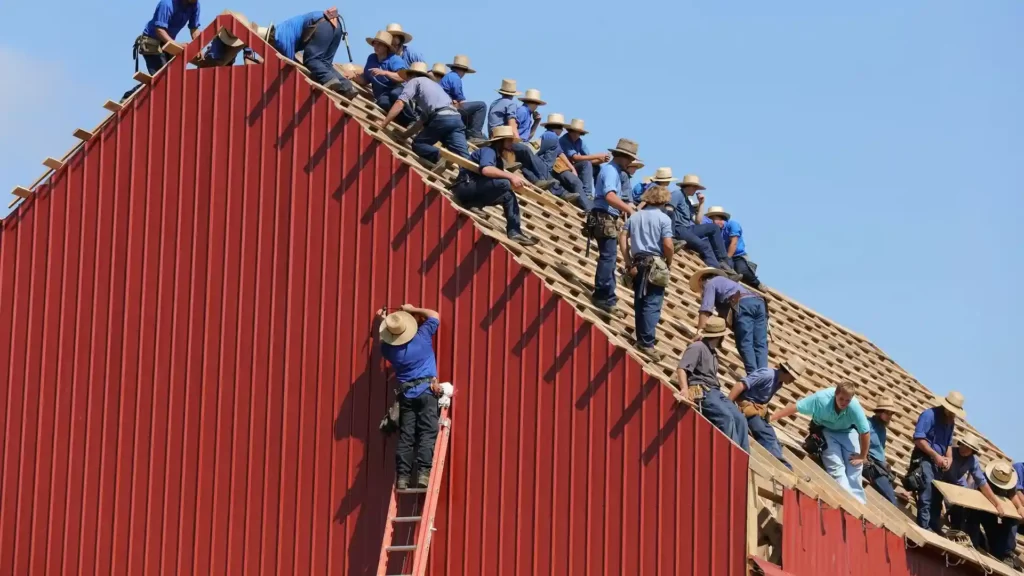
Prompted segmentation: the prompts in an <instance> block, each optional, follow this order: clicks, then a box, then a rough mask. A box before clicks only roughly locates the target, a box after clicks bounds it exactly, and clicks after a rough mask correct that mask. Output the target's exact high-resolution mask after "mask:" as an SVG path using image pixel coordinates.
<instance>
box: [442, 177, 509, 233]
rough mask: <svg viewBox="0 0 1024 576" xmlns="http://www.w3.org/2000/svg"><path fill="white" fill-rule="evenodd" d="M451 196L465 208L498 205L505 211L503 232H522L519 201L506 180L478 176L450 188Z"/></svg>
mask: <svg viewBox="0 0 1024 576" xmlns="http://www.w3.org/2000/svg"><path fill="white" fill-rule="evenodd" d="M452 194H454V195H455V198H456V199H457V200H458V201H459V203H460V204H462V205H463V206H465V207H466V208H483V207H484V206H499V205H500V206H501V207H502V209H503V210H504V211H505V232H506V233H508V234H512V233H514V232H522V230H521V228H520V227H521V226H522V222H521V216H520V214H519V201H518V200H517V199H516V195H515V193H513V192H512V184H511V183H510V182H509V181H508V180H505V179H504V178H487V177H486V176H478V177H476V178H475V179H470V180H467V181H463V182H459V183H458V184H456V185H455V186H454V187H453V188H452Z"/></svg>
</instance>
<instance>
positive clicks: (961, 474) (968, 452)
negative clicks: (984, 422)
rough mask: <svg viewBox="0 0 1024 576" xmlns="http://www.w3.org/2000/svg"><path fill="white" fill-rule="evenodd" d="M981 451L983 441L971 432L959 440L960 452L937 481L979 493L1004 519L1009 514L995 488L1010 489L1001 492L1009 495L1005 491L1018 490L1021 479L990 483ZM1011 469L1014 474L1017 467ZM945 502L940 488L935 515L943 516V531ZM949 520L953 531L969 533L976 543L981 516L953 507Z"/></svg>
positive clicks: (936, 491) (934, 508)
mask: <svg viewBox="0 0 1024 576" xmlns="http://www.w3.org/2000/svg"><path fill="white" fill-rule="evenodd" d="M980 450H981V439H980V438H978V437H977V436H975V435H974V434H971V433H969V432H968V433H966V434H964V435H963V436H961V437H960V438H959V439H958V440H957V441H956V449H955V450H953V452H952V460H951V461H950V465H949V469H947V470H945V471H943V472H942V475H941V476H939V477H937V478H936V480H939V481H940V482H945V483H947V484H955V485H957V486H960V487H961V488H973V489H976V490H978V491H979V492H981V494H982V495H983V496H984V497H985V499H986V500H988V502H989V504H991V505H992V507H993V508H995V509H996V511H997V512H998V513H999V515H1000V516H1003V515H1005V514H1006V509H1005V508H1004V507H1003V503H1002V502H1001V501H1000V500H999V498H998V497H997V495H996V493H995V491H994V490H993V489H992V487H993V486H995V487H996V488H997V489H1000V487H1001V486H1007V488H1002V489H1001V490H1003V491H1004V492H1003V494H1006V493H1007V492H1005V491H1007V490H1016V487H1017V479H1016V478H1014V479H1013V480H1014V481H1013V482H1012V484H1011V483H1009V482H1006V481H1005V480H1007V478H1001V479H1000V480H1001V481H1000V483H999V484H995V485H993V484H990V483H989V479H988V477H987V476H986V474H985V472H984V471H983V470H982V468H981V463H980V462H979V461H978V452H979V451H980ZM1009 468H1010V470H1009V471H1010V472H1012V471H1013V466H1012V465H1011V466H1009ZM1009 494H1010V495H1009V496H1007V497H1008V498H1010V497H1012V495H1013V494H1012V492H1010V493H1009ZM943 501H944V500H943V496H942V493H941V492H939V491H938V489H936V490H935V497H934V498H933V500H932V503H933V504H932V505H933V509H932V512H935V513H936V514H937V515H938V517H939V520H938V524H937V525H938V527H939V529H941V528H942V515H941V512H942V504H943ZM935 503H937V505H936V504H935ZM949 520H950V528H954V529H956V530H961V531H963V532H966V533H967V534H968V535H970V536H971V540H972V541H975V533H976V532H977V531H978V529H979V526H978V523H979V518H978V517H977V516H973V515H969V514H967V513H966V510H965V509H963V508H962V507H960V506H955V505H951V506H949ZM933 522H934V521H933Z"/></svg>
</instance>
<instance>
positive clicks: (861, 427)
mask: <svg viewBox="0 0 1024 576" xmlns="http://www.w3.org/2000/svg"><path fill="white" fill-rule="evenodd" d="M796 411H797V412H799V413H801V414H804V415H806V416H810V417H811V419H812V420H814V422H815V423H817V424H819V425H821V426H822V427H823V428H827V429H829V430H833V431H836V432H844V431H846V430H849V429H850V428H856V429H857V433H858V434H867V433H869V432H871V423H870V422H868V417H867V415H866V414H864V408H862V407H861V405H860V401H859V400H857V399H856V398H854V399H852V400H850V404H849V406H847V407H846V409H845V410H843V411H842V412H836V389H835V388H826V389H824V390H819V391H818V392H815V393H814V394H811V395H810V396H808V397H806V398H803V399H801V400H799V401H798V402H797V403H796Z"/></svg>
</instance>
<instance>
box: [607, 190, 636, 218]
mask: <svg viewBox="0 0 1024 576" xmlns="http://www.w3.org/2000/svg"><path fill="white" fill-rule="evenodd" d="M604 201H605V202H607V203H608V205H609V206H611V207H612V208H615V209H616V210H619V211H620V212H625V213H626V214H633V213H635V212H636V210H634V209H633V207H632V206H630V205H629V204H626V203H625V202H623V201H622V198H619V195H618V194H617V193H616V192H615V191H614V190H613V191H611V192H608V193H606V194H605V195H604Z"/></svg>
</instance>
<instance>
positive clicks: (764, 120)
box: [0, 0, 1024, 460]
mask: <svg viewBox="0 0 1024 576" xmlns="http://www.w3.org/2000/svg"><path fill="white" fill-rule="evenodd" d="M528 6H529V5H527V4H511V5H502V6H499V5H498V4H496V3H490V2H483V3H480V2H474V3H469V2H458V1H456V2H445V3H443V8H444V9H443V10H439V9H438V5H437V4H434V3H426V2H417V3H412V2H406V3H402V2H395V3H379V2H366V3H351V4H345V5H340V6H339V8H340V9H341V12H342V14H343V15H344V16H345V19H346V20H347V22H348V25H349V29H350V30H351V31H352V33H353V39H352V47H353V52H354V56H355V58H356V60H357V61H360V62H361V61H362V60H364V59H365V57H366V55H367V53H368V50H369V48H368V47H367V46H366V44H365V42H363V41H362V38H364V37H366V36H368V35H372V34H373V32H374V31H375V30H377V29H378V28H382V27H383V26H384V25H385V24H387V23H388V22H392V21H398V22H401V23H402V24H403V26H404V27H405V28H406V29H407V30H409V31H410V32H412V33H413V34H414V35H415V39H414V42H413V46H414V48H415V49H417V50H418V51H420V52H421V53H423V54H424V55H425V57H426V58H427V59H428V60H430V61H431V62H434V61H446V62H447V61H450V60H449V59H450V58H451V57H452V56H453V55H454V54H456V53H466V54H468V55H469V56H470V57H471V58H472V60H473V65H474V67H475V68H476V69H477V70H479V71H480V72H479V73H478V74H476V75H474V76H470V77H469V78H467V81H466V91H467V95H468V96H469V97H470V98H471V99H480V100H487V101H490V100H491V99H492V98H493V97H494V89H495V88H497V86H498V85H499V83H500V79H501V78H503V77H505V78H515V79H517V80H518V81H519V85H520V89H524V88H538V89H540V90H541V91H542V93H543V96H544V97H545V99H546V100H547V101H548V102H549V105H548V106H547V107H545V108H542V109H541V112H542V113H544V114H547V113H549V112H561V113H563V114H565V115H566V116H567V117H581V118H584V119H586V121H587V125H588V127H589V128H590V130H591V132H592V133H591V135H590V136H589V140H588V141H589V142H590V146H591V148H595V149H596V148H598V147H606V146H608V145H611V144H613V143H614V142H615V140H616V139H617V138H619V137H628V138H632V139H634V140H637V141H638V142H639V143H640V152H641V157H642V158H643V159H644V160H645V161H646V162H647V164H648V166H650V167H651V169H653V168H654V167H656V166H671V167H672V168H673V169H674V170H675V171H676V173H677V174H682V173H684V172H693V173H697V174H699V175H700V176H701V178H702V180H704V182H705V183H706V184H707V185H708V188H709V189H708V192H707V195H708V202H709V203H711V204H721V205H724V206H725V207H726V208H727V209H728V210H730V211H731V212H732V214H733V215H734V217H735V218H736V219H737V220H739V221H740V222H741V223H742V224H743V228H744V231H745V232H744V234H745V236H746V238H747V247H748V250H749V251H750V252H751V254H752V256H753V257H754V258H755V259H756V260H757V261H758V262H759V264H760V266H761V269H760V270H761V275H762V278H763V280H764V281H765V282H766V283H767V284H768V285H770V286H773V287H776V288H778V289H780V290H782V291H783V292H786V293H787V294H789V295H790V296H792V297H794V298H796V299H797V300H799V301H801V302H803V303H805V304H807V305H809V306H811V307H812V308H814V309H816V310H818V311H820V312H822V313H823V314H825V315H827V316H829V317H831V318H833V319H835V320H837V321H838V322H840V323H842V324H844V325H846V326H848V327H850V328H852V329H853V330H856V331H858V332H860V333H862V334H865V335H866V336H868V337H869V338H871V339H872V340H873V341H874V342H875V343H876V344H878V345H879V346H880V347H882V348H883V349H884V350H886V351H887V352H888V353H889V354H890V355H891V356H892V357H893V358H894V359H895V360H896V361H897V362H899V363H900V364H901V365H902V366H904V368H906V369H907V370H908V371H910V372H911V373H912V374H914V375H915V376H917V377H918V379H920V380H921V381H922V382H924V383H925V385H926V386H928V387H929V388H931V389H932V390H934V391H936V392H938V393H945V392H947V391H949V390H951V389H959V390H961V391H963V392H964V393H965V394H966V395H967V399H968V411H969V417H970V420H971V422H972V423H973V424H974V425H975V426H977V427H978V428H980V429H981V431H982V432H984V433H986V434H987V435H989V437H990V438H992V439H993V440H994V441H995V442H996V443H997V444H999V445H1000V446H1001V447H1002V448H1003V449H1004V450H1007V451H1009V452H1010V454H1011V455H1012V456H1013V457H1014V458H1015V459H1016V460H1022V459H1024V439H1022V438H1021V437H1019V436H1018V435H1017V434H1016V433H1015V432H1014V430H1016V428H1015V423H1016V422H1018V421H1019V420H1020V418H1021V415H1020V412H1019V411H1018V410H1017V405H1016V404H1015V401H1016V400H1017V397H1018V395H1019V394H1020V391H1021V387H1022V385H1024V379H1022V378H1021V376H1020V374H1021V373H1020V372H1017V371H1016V369H1015V368H1014V367H1013V364H1014V362H1015V361H1014V360H1013V358H1015V357H1016V355H1017V354H1020V353H1021V352H1022V350H1021V348H1022V343H1024V338H1022V333H1021V329H1020V326H1021V325H1022V324H1024V305H1022V302H1024V296H1021V295H1020V294H1019V292H1020V288H1018V287H1019V286H1020V285H1021V281H1022V280H1024V279H1022V278H1021V270H1020V269H1021V266H1022V265H1024V257H1022V255H1024V242H1022V241H1021V239H1020V237H1019V236H1018V235H1017V234H1016V233H1015V232H1014V231H1013V228H1014V227H1015V224H1014V221H1015V217H1014V216H1013V215H1014V214H1021V212H1022V210H1024V112H1022V107H1024V104H1022V103H1024V66H1022V60H1021V58H1022V56H1024V35H1022V34H1021V33H1020V30H1021V26H1022V25H1024V2H1020V1H1019V0H985V1H984V2H963V1H959V2H953V1H949V0H900V1H899V2H877V1H875V2H859V3H839V2H821V1H820V0H819V1H804V0H801V1H789V2H753V1H749V2H742V1H741V2H713V1H710V0H707V1H703V2H693V1H680V2H651V1H646V0H632V1H631V2H628V3H626V4H623V3H621V2H614V3H613V2H608V1H606V0H595V1H594V2H590V3H588V6H590V7H591V9H590V10H581V9H580V8H579V7H578V6H579V4H578V3H569V2H545V3H543V9H540V6H541V5H536V8H537V9H536V10H535V11H534V12H533V13H529V11H528V10H529V9H528ZM323 7H325V6H320V5H317V4H303V5H301V6H296V7H295V8H286V7H285V4H282V3H278V2H268V1H266V0H252V1H250V2H239V1H238V0H236V3H233V4H226V3H223V2H221V1H203V2H202V12H203V15H204V18H203V20H204V22H203V23H204V24H206V23H208V22H209V21H210V20H211V19H212V18H213V17H214V16H215V15H216V14H218V13H220V12H221V11H222V10H224V9H227V8H230V9H233V10H237V11H240V12H243V13H245V14H246V15H248V16H249V17H250V18H252V19H254V20H257V21H259V22H261V23H263V22H265V21H267V20H277V21H280V20H283V19H285V18H287V17H289V16H292V15H294V14H295V13H299V12H305V11H310V10H317V9H321V8H323ZM152 9H153V5H152V4H151V3H149V2H146V1H135V2H126V1H124V0H105V1H104V2H98V3H86V4H82V3H80V2H74V3H73V2H68V1H66V0H56V1H54V2H48V3H46V5H45V6H43V5H40V4H36V3H32V2H3V3H2V4H0V21H3V22H6V23H8V24H9V25H8V26H7V27H6V29H5V33H4V35H3V36H2V37H0V76H2V77H3V78H4V90H2V91H0V108H2V109H3V110H4V111H5V113H4V114H3V115H2V116H0V186H2V187H4V188H3V189H4V190H5V193H4V194H5V196H4V197H3V198H0V200H2V206H0V214H4V213H5V212H6V205H7V203H8V201H9V200H10V197H9V196H6V190H10V189H11V188H13V186H15V185H18V184H21V185H28V184H30V183H31V182H32V181H33V180H34V179H35V178H36V177H37V176H38V175H39V174H40V173H41V171H42V170H43V168H42V166H41V164H40V162H41V161H42V159H43V158H45V157H46V156H56V157H60V156H61V155H63V154H64V152H65V151H66V150H68V149H69V148H70V147H71V146H72V145H73V144H74V139H73V138H72V137H71V133H72V131H73V130H74V129H75V128H76V127H83V128H87V129H91V128H92V127H93V126H95V125H96V123H98V122H99V120H100V119H101V118H102V117H103V116H104V115H105V111H104V110H103V109H102V108H101V104H102V103H103V101H104V100H106V99H108V98H111V99H115V100H116V99H117V97H119V96H120V94H121V93H122V92H123V91H124V90H125V89H126V88H128V87H129V86H130V85H131V80H130V78H131V74H132V72H133V71H134V67H133V63H132V62H131V60H130V47H131V44H132V42H133V41H134V39H135V36H136V35H137V34H138V33H139V32H140V31H141V30H142V27H143V26H144V24H145V23H146V21H147V20H148V18H149V16H150V14H151V13H152ZM42 23H44V28H45V33H46V34H47V36H48V37H49V38H50V39H51V40H50V41H41V40H40V38H39V37H38V36H39V34H40V25H39V24H42ZM184 37H185V34H184V33H183V34H182V35H181V37H180V38H179V39H182V40H183V39H184ZM338 58H339V60H341V59H343V58H344V52H343V51H342V52H340V53H339V56H338ZM1000 214H1002V215H1003V216H1005V217H1006V218H1005V219H1003V220H1001V219H1000V218H1002V217H1001V216H999V215H1000Z"/></svg>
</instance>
